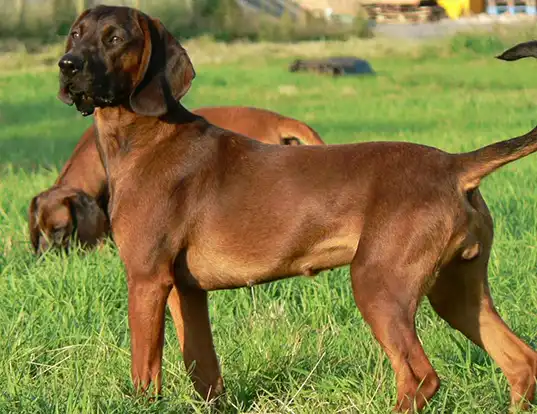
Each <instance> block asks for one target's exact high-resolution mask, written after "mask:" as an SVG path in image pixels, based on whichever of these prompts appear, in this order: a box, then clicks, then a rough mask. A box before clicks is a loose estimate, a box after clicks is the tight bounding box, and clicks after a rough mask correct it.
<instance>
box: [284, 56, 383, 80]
mask: <svg viewBox="0 0 537 414" xmlns="http://www.w3.org/2000/svg"><path fill="white" fill-rule="evenodd" d="M289 71H290V72H299V71H307V72H317V73H328V74H332V75H333V76H342V75H374V74H375V72H374V71H373V68H372V67H371V65H370V64H369V63H368V62H367V61H366V60H364V59H358V58H354V57H330V58H325V59H306V60H304V59H297V60H295V61H294V62H293V63H292V64H291V66H289Z"/></svg>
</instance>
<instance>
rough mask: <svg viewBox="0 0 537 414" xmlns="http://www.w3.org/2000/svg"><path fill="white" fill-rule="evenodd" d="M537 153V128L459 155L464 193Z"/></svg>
mask: <svg viewBox="0 0 537 414" xmlns="http://www.w3.org/2000/svg"><path fill="white" fill-rule="evenodd" d="M535 151H537V127H535V128H534V129H532V130H531V131H530V132H528V133H527V134H524V135H521V136H519V137H516V138H511V139H509V140H507V141H500V142H496V143H495V144H491V145H487V146H486V147H483V148H480V149H478V150H475V151H472V152H467V153H463V154H457V155H456V156H455V157H456V161H455V162H456V163H457V170H458V172H459V181H460V183H461V185H462V189H463V190H464V191H469V190H472V189H474V188H477V187H478V186H479V184H480V182H481V180H482V179H483V178H484V177H486V176H487V175H489V174H490V173H492V172H494V171H495V170H497V169H498V168H500V167H501V166H503V165H505V164H508V163H510V162H513V161H516V160H518V159H520V158H523V157H525V156H527V155H530V154H532V153H534V152H535Z"/></svg>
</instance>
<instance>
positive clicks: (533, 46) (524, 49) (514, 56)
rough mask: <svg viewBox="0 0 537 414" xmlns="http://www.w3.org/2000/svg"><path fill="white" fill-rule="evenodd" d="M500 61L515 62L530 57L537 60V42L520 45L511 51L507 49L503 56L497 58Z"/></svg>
mask: <svg viewBox="0 0 537 414" xmlns="http://www.w3.org/2000/svg"><path fill="white" fill-rule="evenodd" d="M496 57H497V58H498V59H500V60H507V61H513V60H518V59H524V58H528V57H533V58H537V41H535V40H532V41H530V42H524V43H519V44H518V45H516V46H513V47H512V48H510V49H507V50H506V51H505V52H503V53H502V54H501V55H499V56H496Z"/></svg>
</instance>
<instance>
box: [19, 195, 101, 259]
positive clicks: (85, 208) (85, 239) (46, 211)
mask: <svg viewBox="0 0 537 414" xmlns="http://www.w3.org/2000/svg"><path fill="white" fill-rule="evenodd" d="M29 227H30V228H29V230H30V239H31V241H32V246H33V249H34V252H35V253H36V254H42V253H44V252H45V251H47V250H49V249H50V248H60V249H65V250H68V249H69V248H70V246H71V243H72V241H73V239H74V238H77V239H78V240H79V241H80V243H81V244H82V246H84V247H94V246H95V245H96V244H97V243H98V242H99V241H100V240H101V239H102V238H103V237H105V236H106V235H107V233H108V229H109V224H108V219H107V217H106V215H105V213H104V212H103V210H102V209H101V208H100V207H99V205H98V204H97V202H96V201H95V199H94V198H92V197H90V196H89V195H87V194H86V193H84V192H83V191H81V190H78V189H74V188H71V187H62V186H54V187H52V188H50V189H49V190H46V191H43V192H42V193H40V194H38V195H37V196H35V197H34V198H33V199H32V201H31V203H30V210H29Z"/></svg>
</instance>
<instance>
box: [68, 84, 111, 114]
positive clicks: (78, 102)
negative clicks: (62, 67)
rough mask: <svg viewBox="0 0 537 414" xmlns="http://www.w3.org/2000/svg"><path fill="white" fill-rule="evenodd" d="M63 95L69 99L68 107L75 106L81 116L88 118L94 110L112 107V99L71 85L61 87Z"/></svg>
mask: <svg viewBox="0 0 537 414" xmlns="http://www.w3.org/2000/svg"><path fill="white" fill-rule="evenodd" d="M63 91H64V94H65V95H67V96H68V97H69V100H70V101H68V102H65V103H67V104H68V105H73V104H74V105H75V106H76V109H77V110H78V112H80V113H81V114H82V116H89V115H92V114H93V113H94V112H95V108H103V107H106V106H112V105H113V104H114V99H113V98H111V97H110V96H106V95H105V94H103V95H101V94H96V93H95V92H94V91H89V90H85V89H82V88H77V87H76V86H74V85H73V84H71V83H67V84H65V85H64V86H63Z"/></svg>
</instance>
